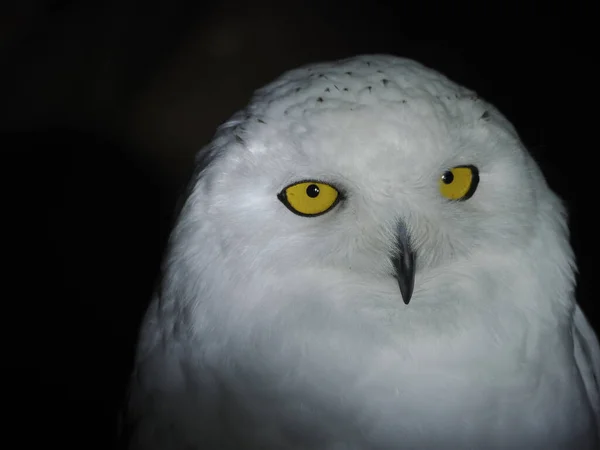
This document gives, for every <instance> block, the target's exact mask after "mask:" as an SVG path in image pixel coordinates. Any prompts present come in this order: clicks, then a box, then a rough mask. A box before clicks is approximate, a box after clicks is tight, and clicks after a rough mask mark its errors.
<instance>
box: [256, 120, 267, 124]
mask: <svg viewBox="0 0 600 450" xmlns="http://www.w3.org/2000/svg"><path fill="white" fill-rule="evenodd" d="M256 120H257V121H258V122H259V123H264V124H265V125H266V124H267V122H265V121H264V120H262V119H256Z"/></svg>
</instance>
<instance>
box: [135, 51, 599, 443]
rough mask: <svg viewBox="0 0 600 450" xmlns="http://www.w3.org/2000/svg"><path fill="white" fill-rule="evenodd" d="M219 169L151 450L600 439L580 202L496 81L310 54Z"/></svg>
mask: <svg viewBox="0 0 600 450" xmlns="http://www.w3.org/2000/svg"><path fill="white" fill-rule="evenodd" d="M198 165H199V170H198V173H197V176H196V178H195V179H194V180H193V185H192V188H191V190H190V193H189V196H188V197H187V200H186V202H185V205H184V207H183V210H182V212H181V214H180V216H179V219H178V221H177V224H176V226H175V229H174V230H173V232H172V235H171V239H170V245H169V250H168V254H167V256H166V259H165V262H164V266H163V275H162V282H161V284H160V287H159V288H158V289H157V291H156V294H155V297H154V299H153V301H152V303H151V305H150V307H149V310H148V312H147V315H146V317H145V320H144V323H143V326H142V331H141V335H140V340H139V347H138V354H137V360H136V369H135V373H134V377H133V379H132V384H131V402H130V410H129V414H130V417H131V420H132V421H133V423H132V430H133V435H132V443H131V448H132V449H140V450H184V449H185V450H190V449H194V450H195V449H269V450H271V449H273V450H275V449H277V450H288V449H315V450H325V449H327V450H330V449H331V450H333V449H335V450H341V449H370V450H379V449H405V448H406V449H466V448H473V449H483V448H485V449H491V448H494V449H516V448H524V449H544V450H548V449H559V448H560V449H592V448H597V445H598V443H599V442H600V440H599V435H598V431H599V428H600V409H599V404H600V400H599V379H600V349H599V346H598V341H597V338H596V335H595V334H594V331H593V330H592V328H591V327H590V325H589V323H588V321H587V320H586V318H585V317H584V315H583V313H582V311H581V310H580V308H579V307H578V305H577V304H576V302H575V299H574V270H575V263H574V258H573V253H572V250H571V247H570V245H569V241H568V230H567V226H566V214H565V210H564V208H563V206H562V204H561V202H560V200H559V199H558V198H557V196H556V195H555V194H554V193H553V192H552V191H551V190H550V189H549V188H548V186H547V184H546V182H545V180H544V178H543V176H542V174H541V172H540V170H539V169H538V167H537V165H536V163H535V162H534V161H533V159H532V158H531V157H530V156H529V154H528V153H527V151H526V149H525V148H524V146H523V144H522V143H521V141H520V139H519V137H518V135H517V133H516V131H515V130H514V128H513V127H512V126H511V124H510V123H509V122H508V121H507V119H506V118H505V117H503V116H502V115H501V113H500V112H499V111H498V110H497V109H495V108H494V107H493V106H491V105H490V104H488V103H486V102H485V101H484V100H482V99H480V98H478V97H477V95H476V94H475V93H474V92H472V91H470V90H468V89H465V88H463V87H461V86H458V85H456V84H455V83H453V82H452V81H450V80H449V79H448V78H446V77H444V76H443V75H440V74H439V73H437V72H435V71H432V70H430V69H428V68H426V67H424V66H423V65H421V64H419V63H416V62H414V61H411V60H407V59H402V58H397V57H393V56H386V55H371V56H360V57H355V58H351V59H346V60H342V61H337V62H331V63H322V64H316V65H311V66H307V67H303V68H299V69H296V70H293V71H290V72H288V73H286V74H284V75H283V76H282V77H281V78H279V79H278V80H276V81H275V82H273V83H272V84H270V85H268V86H267V87H265V88H263V89H261V90H259V91H258V92H257V93H256V94H255V96H254V97H253V99H252V101H251V102H250V104H249V105H248V106H247V108H246V109H245V110H244V111H242V112H240V113H238V114H236V115H235V116H234V117H233V119H232V120H231V121H229V122H228V123H226V124H224V125H223V126H222V127H221V128H220V129H219V130H218V132H217V134H216V136H215V138H214V140H213V142H212V143H211V144H210V145H209V146H208V147H207V148H205V149H203V150H202V151H201V152H200V154H199V158H198Z"/></svg>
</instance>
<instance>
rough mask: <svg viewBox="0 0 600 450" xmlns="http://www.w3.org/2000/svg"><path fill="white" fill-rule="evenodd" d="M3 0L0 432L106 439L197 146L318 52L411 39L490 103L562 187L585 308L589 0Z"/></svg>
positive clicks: (52, 439)
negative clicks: (208, 0)
mask: <svg viewBox="0 0 600 450" xmlns="http://www.w3.org/2000/svg"><path fill="white" fill-rule="evenodd" d="M13 3H14V5H12V6H10V7H9V6H0V119H1V120H0V152H1V153H0V155H1V159H0V168H1V170H2V177H1V179H2V185H3V191H2V198H3V199H4V200H3V203H2V222H3V224H4V225H5V226H4V227H3V232H2V239H3V242H4V245H3V250H4V252H3V253H2V254H3V256H4V258H3V259H4V264H3V266H4V269H3V270H2V272H3V275H4V276H3V279H4V281H3V286H2V289H1V290H0V296H1V304H2V309H1V311H2V312H1V314H2V346H3V352H2V358H1V361H2V367H1V369H2V372H1V373H2V380H3V382H2V385H1V386H2V388H3V389H4V393H3V398H4V401H3V403H2V404H3V406H4V408H3V410H4V412H5V413H6V414H7V415H8V422H6V420H5V421H4V423H5V425H6V424H8V426H7V427H6V431H5V434H7V436H4V439H6V441H8V439H9V438H12V437H14V438H16V439H18V440H20V441H21V442H20V445H25V444H27V443H29V442H34V441H35V442H36V443H39V442H45V443H46V444H47V445H54V444H56V445H58V446H60V447H62V448H86V449H89V448H111V447H112V446H113V445H114V443H115V436H116V429H117V419H116V417H117V415H116V412H117V410H118V407H119V406H120V402H121V400H122V398H123V394H124V389H125V386H126V381H127V376H128V373H129V371H130V369H131V360H132V356H133V345H134V343H135V338H136V333H137V326H138V323H139V320H140V317H141V314H142V313H143V310H144V307H145V305H146V303H147V301H148V300H149V298H150V294H151V291H152V288H153V283H154V282H155V279H156V275H157V271H158V267H159V263H160V258H161V254H162V251H163V248H164V245H165V242H166V238H167V235H168V231H169V226H170V224H171V221H172V219H173V218H172V215H173V211H174V208H175V202H176V199H177V195H178V193H179V192H180V191H181V188H182V186H183V185H184V184H185V182H186V180H187V177H188V176H189V173H190V170H191V161H192V157H193V154H194V152H195V151H196V150H198V149H199V148H200V147H201V146H202V145H204V144H205V143H207V142H208V141H209V140H210V138H211V136H212V133H213V130H214V129H215V127H216V126H217V125H218V124H219V123H221V122H222V121H224V120H226V119H227V118H228V116H229V115H231V114H232V113H233V112H234V111H235V110H236V109H238V108H240V107H242V106H243V105H244V104H245V102H246V101H247V99H248V97H249V96H250V94H251V92H252V90H253V89H255V88H257V87H259V86H261V85H262V84H264V83H266V82H268V81H270V80H271V79H272V78H274V77H275V76H277V75H278V74H279V73H281V72H282V71H283V70H286V69H290V68H293V67H295V66H297V65H299V64H304V63H308V62H314V61H317V60H323V59H332V58H341V57H346V56H351V55H353V54H356V53H367V52H372V53H394V54H397V55H400V56H408V57H412V58H415V59H418V60H419V61H421V62H423V63H425V64H427V65H430V66H432V67H434V68H436V69H438V70H440V71H442V72H444V73H446V74H447V75H448V76H450V77H451V78H453V79H455V80H456V81H458V82H460V83H462V84H465V85H467V86H468V87H470V88H473V89H475V90H477V91H478V92H479V93H480V94H481V95H482V96H483V97H485V98H487V99H488V100H490V101H492V102H493V103H495V104H496V105H497V106H498V107H499V108H500V109H501V110H502V111H503V112H504V113H505V114H506V115H507V116H508V117H509V118H510V119H511V120H512V121H513V122H514V123H515V125H516V127H517V128H518V130H519V131H520V133H521V135H522V137H523V139H524V140H525V142H526V143H527V145H528V146H529V147H530V148H531V150H532V151H533V152H534V154H535V155H536V157H537V158H538V159H539V161H540V163H541V165H542V167H543V169H544V171H545V173H546V175H547V177H548V179H549V181H550V183H551V185H552V187H553V188H554V189H555V190H556V191H557V192H558V193H559V194H560V195H561V196H562V197H563V198H564V199H565V201H566V202H567V203H568V207H569V210H570V213H571V229H572V234H573V245H574V247H575V250H576V252H577V256H578V259H579V266H580V277H579V286H578V294H579V295H580V302H581V304H582V305H583V307H584V309H585V311H586V312H587V313H588V315H589V316H590V317H591V319H592V321H593V323H594V325H595V326H596V328H598V325H599V320H598V306H597V305H596V304H595V303H594V301H593V300H594V299H592V298H591V296H590V295H589V292H590V290H591V288H590V286H591V282H592V279H593V277H594V263H593V262H592V258H593V255H594V253H595V252H594V251H593V248H595V247H596V243H595V235H592V231H591V230H592V229H593V228H594V227H593V226H590V224H593V223H594V222H593V221H594V215H595V214H594V213H595V211H594V210H595V209H596V205H597V197H598V192H597V191H596V190H595V187H596V183H595V176H596V171H597V169H596V167H595V166H594V154H595V151H596V150H597V146H598V144H597V141H596V140H595V138H594V137H595V134H596V133H595V132H596V130H597V127H598V125H597V124H596V117H597V110H596V108H595V107H594V104H595V100H596V98H597V93H596V91H595V88H594V82H595V81H596V80H595V73H594V69H593V67H594V64H593V59H594V58H595V56H596V55H595V52H594V51H593V41H594V39H593V38H594V36H595V34H597V33H596V32H595V29H594V27H593V24H592V23H591V17H592V13H591V2H589V3H590V5H589V8H588V9H586V5H585V4H583V3H581V4H579V3H577V2H568V3H562V4H555V5H554V4H553V5H548V4H544V2H537V3H536V2H532V1H521V2H465V1H461V2H431V1H424V0H421V1H406V2H402V1H397V2H394V3H381V2H376V1H370V2H365V1H360V2H359V1H356V2H351V1H346V2H342V1H337V2H336V1H321V2H317V1H305V2H303V3H302V2H293V3H292V2H282V1H280V2H269V1H266V0H256V1H253V2H242V1H229V2H226V1H222V2H215V3H212V4H203V3H202V2H199V1H185V0H171V1H169V2H155V1H136V0H120V1H116V0H114V1H104V2H101V1H94V0H89V1H85V2H83V1H82V2H77V1H41V0H37V1H36V0H29V1H27V0H23V1H21V2H13ZM298 3H302V5H299V4H298ZM292 4H293V6H290V5H292Z"/></svg>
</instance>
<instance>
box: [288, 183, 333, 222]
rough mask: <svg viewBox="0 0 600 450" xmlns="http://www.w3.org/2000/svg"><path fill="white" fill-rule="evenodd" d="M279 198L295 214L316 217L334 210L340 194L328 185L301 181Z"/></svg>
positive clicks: (291, 186)
mask: <svg viewBox="0 0 600 450" xmlns="http://www.w3.org/2000/svg"><path fill="white" fill-rule="evenodd" d="M277 198H278V199H279V200H280V201H281V202H282V203H283V204H284V205H285V206H286V207H287V208H288V209H289V210H290V211H292V212H293V213H294V214H298V215H299V216H305V217H314V216H319V215H321V214H325V213H326V212H327V211H329V210H330V209H331V208H333V207H334V206H335V205H336V204H337V203H338V201H339V199H340V193H339V191H338V190H337V189H336V188H334V187H333V186H331V185H330V184H327V183H322V182H320V181H300V182H298V183H294V184H291V185H289V186H288V187H286V188H284V189H283V190H282V191H281V192H280V193H279V194H277Z"/></svg>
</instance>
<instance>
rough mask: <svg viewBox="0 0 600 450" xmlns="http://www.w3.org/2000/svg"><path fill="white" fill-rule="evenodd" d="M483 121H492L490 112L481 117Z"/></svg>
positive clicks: (485, 112)
mask: <svg viewBox="0 0 600 450" xmlns="http://www.w3.org/2000/svg"><path fill="white" fill-rule="evenodd" d="M480 118H481V120H485V121H488V120H490V112H489V111H484V113H483V114H482V115H481V117H480Z"/></svg>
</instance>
